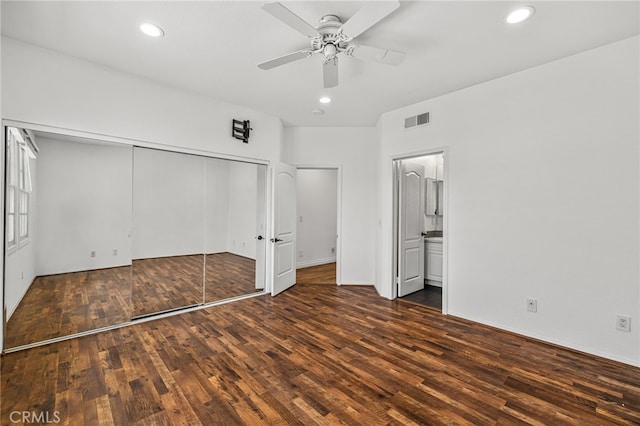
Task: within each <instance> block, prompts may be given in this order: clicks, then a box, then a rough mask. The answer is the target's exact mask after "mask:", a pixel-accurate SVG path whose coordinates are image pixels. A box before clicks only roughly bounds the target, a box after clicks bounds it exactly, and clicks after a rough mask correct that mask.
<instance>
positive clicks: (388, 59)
mask: <svg viewBox="0 0 640 426" xmlns="http://www.w3.org/2000/svg"><path fill="white" fill-rule="evenodd" d="M351 47H353V49H352V50H350V51H349V55H351V56H353V57H354V58H356V59H360V60H363V61H374V62H380V63H381V64H387V65H399V64H400V63H402V61H403V60H404V53H402V52H396V51H395V50H387V49H379V48H377V47H369V46H362V45H352V46H351Z"/></svg>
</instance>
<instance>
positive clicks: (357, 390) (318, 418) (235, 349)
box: [1, 284, 640, 426]
mask: <svg viewBox="0 0 640 426" xmlns="http://www.w3.org/2000/svg"><path fill="white" fill-rule="evenodd" d="M1 368H2V371H1V373H2V374H1V392H2V411H1V416H2V424H4V425H8V424H11V420H10V415H11V413H12V412H13V411H33V412H49V413H50V416H53V415H54V414H55V413H54V412H56V411H57V412H58V416H59V418H60V420H61V422H60V424H67V425H74V426H76V425H98V424H104V425H111V424H113V425H187V424H192V425H241V424H246V425H263V424H264V425H278V424H279V425H286V424H292V425H295V424H298V425H310V424H321V425H325V424H347V425H387V424H389V425H409V424H419V425H439V424H447V425H451V424H460V425H496V424H499V425H516V424H535V425H605V424H626V425H632V424H635V425H637V424H639V423H640V369H638V368H635V367H631V366H628V365H624V364H620V363H616V362H612V361H608V360H604V359H600V358H597V357H593V356H589V355H585V354H581V353H577V352H574V351H571V350H566V349H562V348H559V347H556V346H553V345H549V344H545V343H541V342H538V341H533V340H531V339H527V338H523V337H520V336H516V335H513V334H510V333H506V332H501V331H498V330H495V329H492V328H489V327H485V326H482V325H479V324H476V323H472V322H469V321H465V320H461V319H457V318H454V317H448V316H443V315H441V314H439V313H437V312H435V311H434V310H433V309H429V308H426V307H423V306H419V305H416V304H413V303H409V302H406V301H403V300H395V301H390V300H387V299H384V298H381V297H379V296H378V295H377V294H376V292H375V290H374V289H373V288H372V287H362V286H342V287H338V286H318V285H304V284H298V285H296V286H294V287H293V288H291V289H289V290H287V291H285V292H284V293H282V294H280V295H278V296H277V297H274V298H272V297H271V296H259V297H255V298H251V299H246V300H242V301H238V302H234V303H232V304H226V305H222V306H216V307H211V308H207V309H203V310H199V311H195V312H190V313H183V314H181V315H178V316H174V317H170V318H165V319H157V320H154V321H149V322H146V323H142V324H137V325H134V326H130V327H126V328H121V329H117V330H113V331H109V332H104V333H101V334H98V335H93V336H87V337H83V338H78V339H73V340H69V341H65V342H60V343H56V344H51V345H48V346H44V347H39V348H34V349H29V350H25V351H21V352H16V353H11V354H8V355H4V356H3V357H2V367H1Z"/></svg>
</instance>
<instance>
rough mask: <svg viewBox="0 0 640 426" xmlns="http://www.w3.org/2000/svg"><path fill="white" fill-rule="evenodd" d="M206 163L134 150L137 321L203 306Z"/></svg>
mask: <svg viewBox="0 0 640 426" xmlns="http://www.w3.org/2000/svg"><path fill="white" fill-rule="evenodd" d="M206 160H207V159H206V158H205V157H199V156H196V155H189V154H181V153H176V152H168V151H160V150H156V149H147V148H139V147H135V148H134V152H133V293H132V302H133V303H132V312H133V317H134V318H136V317H141V316H146V315H149V314H153V313H159V312H166V311H171V310H175V309H179V308H184V307H189V306H195V305H199V304H202V303H203V282H204V240H205V234H204V229H205V222H204V220H205V217H204V216H205V212H204V205H205V198H204V195H205V172H206V170H205V166H206Z"/></svg>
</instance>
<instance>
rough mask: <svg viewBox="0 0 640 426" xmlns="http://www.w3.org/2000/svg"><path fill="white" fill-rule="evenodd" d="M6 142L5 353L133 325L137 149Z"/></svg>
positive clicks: (36, 138)
mask: <svg viewBox="0 0 640 426" xmlns="http://www.w3.org/2000/svg"><path fill="white" fill-rule="evenodd" d="M5 140H6V152H7V155H6V173H7V179H6V190H5V194H6V197H5V198H6V199H5V207H6V208H5V214H6V216H5V224H6V229H5V235H6V238H5V280H4V285H5V290H4V291H5V308H6V319H7V323H6V330H5V331H6V334H5V348H12V347H16V346H20V345H25V344H29V343H35V342H39V341H42V340H46V339H51V338H56V337H61V336H66V335H69V334H73V333H78V332H83V331H88V330H92V329H96V328H100V327H104V326H110V325H114V324H119V323H123V322H127V321H129V319H130V315H131V313H130V295H131V272H130V265H131V256H130V253H131V250H130V238H129V237H130V229H131V198H132V197H131V196H132V194H131V187H132V186H131V176H132V169H131V152H132V150H131V147H130V146H126V145H119V144H111V143H106V142H101V141H96V140H90V139H81V138H76V137H71V136H65V135H59V134H53V133H45V132H31V131H24V130H22V129H15V128H7V130H6V134H5Z"/></svg>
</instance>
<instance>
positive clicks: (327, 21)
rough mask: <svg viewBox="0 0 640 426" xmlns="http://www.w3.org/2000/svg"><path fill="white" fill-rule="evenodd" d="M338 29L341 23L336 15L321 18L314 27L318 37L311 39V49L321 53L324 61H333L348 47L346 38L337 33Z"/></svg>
mask: <svg viewBox="0 0 640 426" xmlns="http://www.w3.org/2000/svg"><path fill="white" fill-rule="evenodd" d="M340 27H342V21H340V18H338V17H337V16H336V15H325V16H323V17H322V19H320V22H318V25H317V26H316V29H317V30H318V33H319V34H320V35H319V36H317V37H313V38H312V39H311V48H312V49H313V50H314V51H316V52H322V54H324V56H325V60H331V59H333V58H334V57H335V56H336V55H337V54H338V53H340V52H342V51H344V50H345V49H346V48H347V47H348V45H349V42H348V41H347V38H346V37H345V36H344V35H343V34H342V33H341V32H339V31H338V30H339V29H340Z"/></svg>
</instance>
